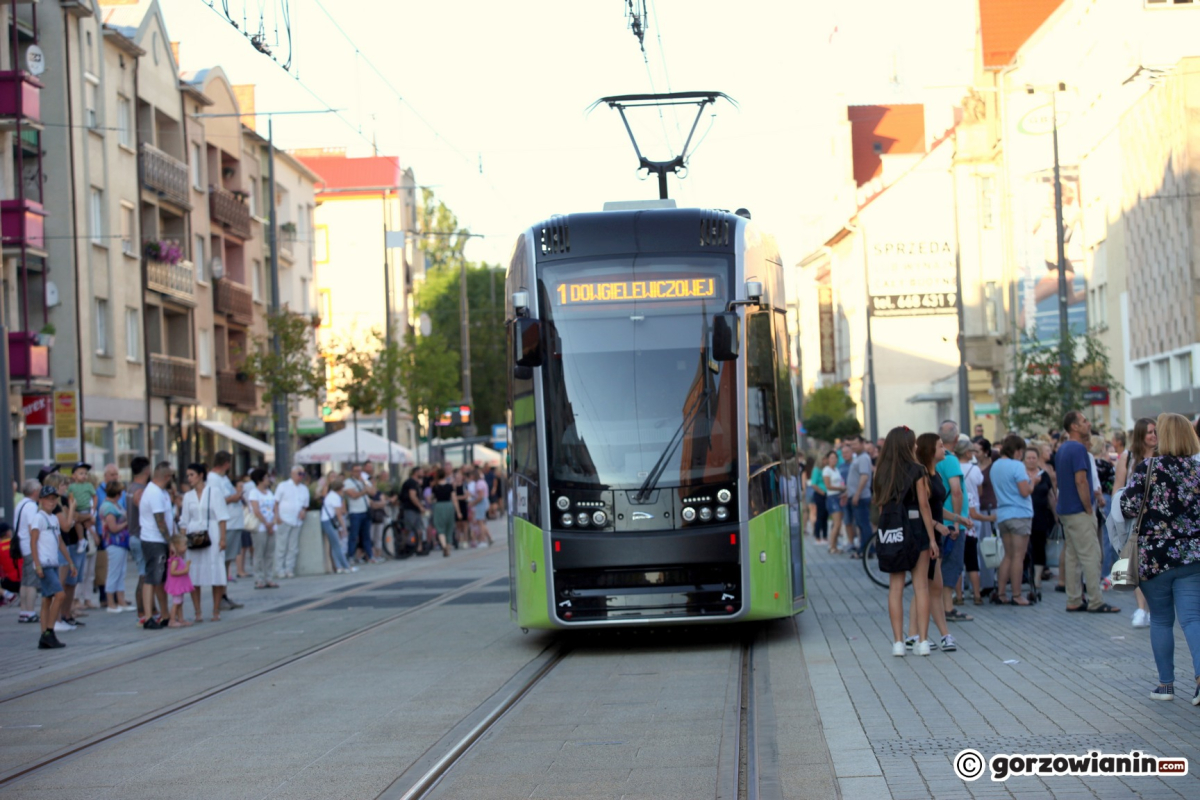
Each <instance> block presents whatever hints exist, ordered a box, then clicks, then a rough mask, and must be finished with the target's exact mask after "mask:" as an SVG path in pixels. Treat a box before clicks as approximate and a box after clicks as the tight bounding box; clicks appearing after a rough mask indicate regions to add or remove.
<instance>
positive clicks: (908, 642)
mask: <svg viewBox="0 0 1200 800" xmlns="http://www.w3.org/2000/svg"><path fill="white" fill-rule="evenodd" d="M919 641H920V639H918V638H917V637H916V636H907V637H905V639H904V649H905V650H912V649H913V646H914V645H916V643H917V642H919Z"/></svg>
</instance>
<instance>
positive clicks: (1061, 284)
mask: <svg viewBox="0 0 1200 800" xmlns="http://www.w3.org/2000/svg"><path fill="white" fill-rule="evenodd" d="M1066 90H1067V85H1066V84H1065V83H1062V82H1061V81H1060V82H1059V83H1058V84H1057V85H1056V86H1055V87H1054V88H1053V89H1051V90H1050V121H1051V128H1052V131H1053V135H1054V225H1055V232H1056V245H1057V256H1058V350H1059V352H1058V375H1059V379H1060V380H1061V381H1062V390H1063V413H1066V412H1067V411H1070V409H1069V408H1067V406H1068V405H1069V404H1070V402H1071V390H1070V388H1069V387H1070V385H1071V366H1072V365H1071V360H1072V355H1073V354H1072V353H1071V351H1070V349H1069V348H1068V347H1067V342H1068V338H1069V332H1068V330H1067V300H1068V297H1069V295H1068V287H1067V256H1066V228H1065V226H1064V225H1063V192H1062V175H1061V173H1060V171H1059V162H1058V93H1059V92H1065V91H1066ZM1038 91H1039V90H1038V89H1037V88H1036V87H1034V86H1032V85H1030V86H1026V87H1025V92H1026V93H1027V94H1035V93H1037V92H1038Z"/></svg>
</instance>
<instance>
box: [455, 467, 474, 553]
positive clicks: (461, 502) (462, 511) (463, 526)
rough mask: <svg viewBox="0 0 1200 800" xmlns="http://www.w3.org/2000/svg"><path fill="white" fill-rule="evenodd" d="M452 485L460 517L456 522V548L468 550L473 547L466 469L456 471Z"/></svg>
mask: <svg viewBox="0 0 1200 800" xmlns="http://www.w3.org/2000/svg"><path fill="white" fill-rule="evenodd" d="M453 476H454V477H453V478H452V480H451V485H452V486H453V488H454V504H455V505H456V506H458V516H457V517H456V518H455V522H454V546H455V547H458V548H467V547H470V546H471V534H470V528H469V525H470V522H469V520H470V507H469V506H468V505H467V487H466V478H465V476H464V469H463V468H459V469H455V470H454V472H453Z"/></svg>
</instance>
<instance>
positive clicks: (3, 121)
mask: <svg viewBox="0 0 1200 800" xmlns="http://www.w3.org/2000/svg"><path fill="white" fill-rule="evenodd" d="M17 120H21V122H23V123H26V124H31V123H32V124H33V125H35V126H38V127H40V124H39V123H41V120H42V84H41V83H40V82H39V81H38V79H37V78H35V77H33V76H32V75H30V74H29V73H27V72H22V71H20V70H6V71H3V72H0V127H4V128H12V127H15V126H16V121H17Z"/></svg>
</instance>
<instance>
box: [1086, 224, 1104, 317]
mask: <svg viewBox="0 0 1200 800" xmlns="http://www.w3.org/2000/svg"><path fill="white" fill-rule="evenodd" d="M1106 244H1107V243H1106V242H1100V244H1098V245H1096V247H1095V248H1094V249H1093V250H1092V276H1091V280H1090V281H1088V320H1089V322H1090V323H1091V325H1092V327H1095V328H1101V329H1103V328H1107V327H1108V250H1107V248H1106Z"/></svg>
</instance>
